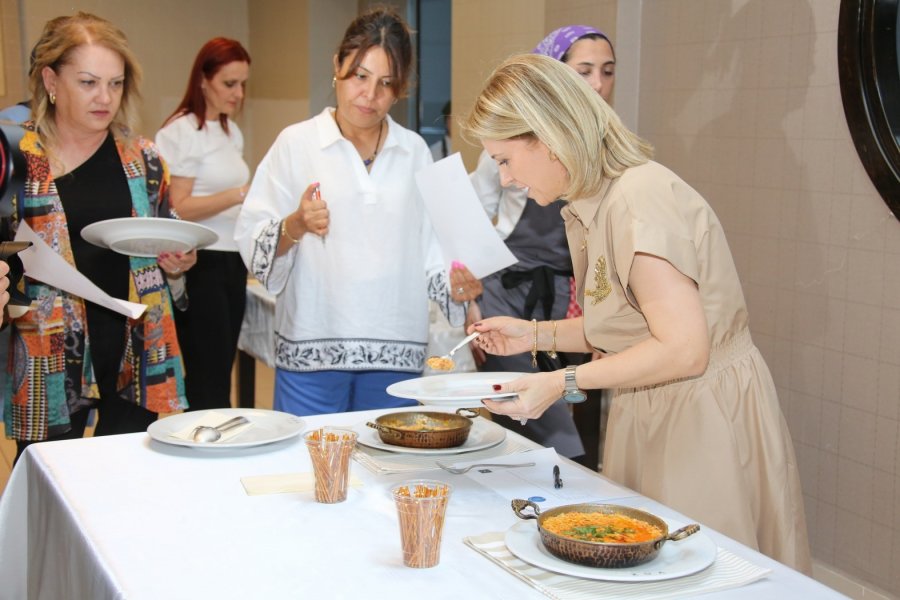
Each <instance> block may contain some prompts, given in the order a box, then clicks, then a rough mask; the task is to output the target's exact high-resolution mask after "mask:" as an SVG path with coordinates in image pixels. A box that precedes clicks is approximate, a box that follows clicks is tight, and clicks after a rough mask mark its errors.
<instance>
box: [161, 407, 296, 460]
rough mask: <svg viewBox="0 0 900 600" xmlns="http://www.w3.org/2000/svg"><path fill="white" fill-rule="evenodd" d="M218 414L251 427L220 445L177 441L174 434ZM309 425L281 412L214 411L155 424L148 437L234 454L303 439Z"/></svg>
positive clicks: (175, 416)
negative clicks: (211, 414)
mask: <svg viewBox="0 0 900 600" xmlns="http://www.w3.org/2000/svg"><path fill="white" fill-rule="evenodd" d="M210 412H216V413H220V414H222V416H223V421H224V420H226V419H230V418H232V417H237V416H241V417H246V418H247V419H248V420H249V421H250V426H249V427H247V428H246V429H244V430H243V431H241V432H240V433H238V434H237V435H235V436H234V437H231V438H228V439H226V440H221V441H217V442H195V441H193V440H185V439H182V438H180V437H175V436H174V435H172V434H174V433H177V432H179V431H181V430H182V429H185V428H187V427H190V426H191V425H192V424H193V423H196V422H198V421H200V419H201V418H202V417H203V415H204V414H205V413H210ZM304 426H305V423H304V421H303V419H301V418H300V417H298V416H295V415H291V414H288V413H284V412H281V411H277V410H261V409H258V408H214V409H211V410H197V411H193V412H185V413H179V414H177V415H172V416H169V417H166V418H165V419H159V420H158V421H154V422H153V423H151V424H150V426H149V427H148V428H147V433H148V434H149V435H150V437H151V438H153V439H154V440H156V441H157V442H162V443H164V444H173V445H175V446H187V447H189V448H205V449H218V450H234V449H235V448H248V447H252V446H262V445H263V444H271V443H273V442H280V441H281V440H286V439H288V438H292V437H294V436H296V435H299V434H300V432H301V431H303V428H304Z"/></svg>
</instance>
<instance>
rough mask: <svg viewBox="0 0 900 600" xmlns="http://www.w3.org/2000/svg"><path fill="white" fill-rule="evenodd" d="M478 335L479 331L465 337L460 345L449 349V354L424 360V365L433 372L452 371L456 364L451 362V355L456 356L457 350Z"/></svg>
mask: <svg viewBox="0 0 900 600" xmlns="http://www.w3.org/2000/svg"><path fill="white" fill-rule="evenodd" d="M479 335H481V332H480V331H476V332H475V333H472V334H469V335H467V336H466V337H464V338H463V339H462V341H461V342H460V343H458V344H457V345H455V346H453V348H451V349H450V352H448V353H447V354H445V355H443V356H429V357H428V358H427V359H425V364H426V365H428V366H429V367H431V368H432V369H434V370H435V371H452V370H453V367H455V366H456V363H454V362H453V355H454V354H456V351H457V350H459V349H460V348H462V347H463V346H465V345H466V344H468V343H469V342H471V341H472V340H474V339H475V338H477V337H478V336H479Z"/></svg>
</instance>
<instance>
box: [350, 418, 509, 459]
mask: <svg viewBox="0 0 900 600" xmlns="http://www.w3.org/2000/svg"><path fill="white" fill-rule="evenodd" d="M374 420H375V419H372V421H374ZM353 431H355V432H356V433H357V438H356V442H357V443H358V444H361V445H363V446H368V447H369V448H374V449H376V450H385V451H387V452H396V453H398V454H435V455H439V454H465V453H466V452H475V451H476V450H484V449H485V448H490V447H492V446H496V445H497V444H499V443H501V442H502V441H503V440H505V439H506V429H504V428H503V427H501V426H500V425H497V424H496V423H491V422H490V421H488V420H486V419H482V418H481V417H478V418H476V419H475V420H474V421H472V429H470V430H469V437H468V438H467V439H466V441H465V443H464V444H461V445H459V446H456V447H454V448H407V447H405V446H395V445H393V444H386V443H384V442H383V441H381V438H380V437H379V436H378V431H376V430H375V429H372V428H371V427H369V426H367V425H366V424H365V423H358V424H357V425H355V426H354V427H353Z"/></svg>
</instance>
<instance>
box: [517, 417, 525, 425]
mask: <svg viewBox="0 0 900 600" xmlns="http://www.w3.org/2000/svg"><path fill="white" fill-rule="evenodd" d="M516 418H517V419H518V420H519V423H521V424H522V425H524V424H525V423H527V422H528V419H526V418H525V417H516Z"/></svg>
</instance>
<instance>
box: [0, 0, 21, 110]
mask: <svg viewBox="0 0 900 600" xmlns="http://www.w3.org/2000/svg"><path fill="white" fill-rule="evenodd" d="M0 35H2V36H3V39H2V48H0V50H2V55H3V62H2V63H0V68H3V71H4V72H3V89H2V90H0V106H2V107H6V106H10V105H12V104H15V103H16V102H20V101H22V100H24V99H25V96H26V87H25V77H26V73H25V69H27V66H25V63H24V62H23V61H22V43H21V37H22V36H21V34H20V28H19V9H18V6H17V2H16V0H0Z"/></svg>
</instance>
